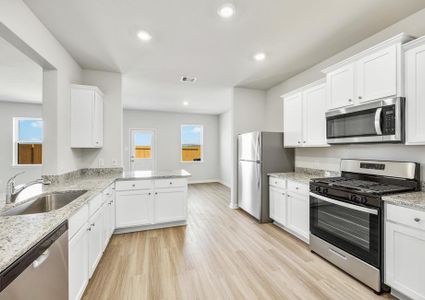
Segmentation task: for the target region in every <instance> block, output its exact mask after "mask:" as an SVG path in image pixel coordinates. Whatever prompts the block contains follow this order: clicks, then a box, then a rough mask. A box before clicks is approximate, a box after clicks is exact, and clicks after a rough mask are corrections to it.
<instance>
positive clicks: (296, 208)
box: [269, 179, 310, 243]
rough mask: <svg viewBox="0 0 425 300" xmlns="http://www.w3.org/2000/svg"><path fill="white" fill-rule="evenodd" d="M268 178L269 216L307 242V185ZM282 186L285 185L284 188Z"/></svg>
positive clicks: (308, 208)
mask: <svg viewBox="0 0 425 300" xmlns="http://www.w3.org/2000/svg"><path fill="white" fill-rule="evenodd" d="M285 181H286V182H285V183H282V179H279V180H274V179H270V180H269V184H270V189H269V201H270V218H271V219H272V220H273V221H275V222H276V223H278V224H279V225H281V227H282V228H284V229H286V230H287V231H288V232H290V233H291V234H293V235H295V236H296V237H298V238H300V239H301V240H303V241H305V242H306V243H308V242H309V235H310V197H309V192H308V186H307V185H305V184H302V183H298V182H295V181H292V180H285ZM282 186H284V187H287V188H286V189H284V188H282Z"/></svg>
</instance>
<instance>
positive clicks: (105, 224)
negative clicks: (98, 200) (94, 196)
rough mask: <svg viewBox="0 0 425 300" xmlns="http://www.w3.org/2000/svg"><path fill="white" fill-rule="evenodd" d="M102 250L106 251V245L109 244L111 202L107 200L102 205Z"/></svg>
mask: <svg viewBox="0 0 425 300" xmlns="http://www.w3.org/2000/svg"><path fill="white" fill-rule="evenodd" d="M101 210H102V252H104V251H105V249H106V246H107V245H108V242H109V238H110V237H111V236H110V235H109V232H110V225H109V223H110V218H109V204H108V203H107V202H105V203H104V204H103V205H102V207H101Z"/></svg>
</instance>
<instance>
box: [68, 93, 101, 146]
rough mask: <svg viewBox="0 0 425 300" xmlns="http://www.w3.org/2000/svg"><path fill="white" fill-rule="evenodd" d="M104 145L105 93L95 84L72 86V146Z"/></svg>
mask: <svg viewBox="0 0 425 300" xmlns="http://www.w3.org/2000/svg"><path fill="white" fill-rule="evenodd" d="M102 146H103V94H102V92H101V91H100V90H99V89H98V88H97V87H94V86H85V85H72V86H71V148H101V147H102Z"/></svg>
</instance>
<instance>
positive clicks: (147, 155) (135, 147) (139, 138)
mask: <svg viewBox="0 0 425 300" xmlns="http://www.w3.org/2000/svg"><path fill="white" fill-rule="evenodd" d="M130 139H131V148H130V169H131V171H153V170H155V168H156V157H155V156H156V155H155V131H154V130H153V129H130Z"/></svg>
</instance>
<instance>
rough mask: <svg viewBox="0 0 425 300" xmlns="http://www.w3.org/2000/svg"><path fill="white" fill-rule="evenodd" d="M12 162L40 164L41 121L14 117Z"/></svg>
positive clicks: (41, 146)
mask: <svg viewBox="0 0 425 300" xmlns="http://www.w3.org/2000/svg"><path fill="white" fill-rule="evenodd" d="M14 148H15V155H14V164H16V165H40V164H41V163H42V156H43V121H42V120H41V119H39V118H14Z"/></svg>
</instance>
